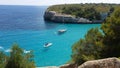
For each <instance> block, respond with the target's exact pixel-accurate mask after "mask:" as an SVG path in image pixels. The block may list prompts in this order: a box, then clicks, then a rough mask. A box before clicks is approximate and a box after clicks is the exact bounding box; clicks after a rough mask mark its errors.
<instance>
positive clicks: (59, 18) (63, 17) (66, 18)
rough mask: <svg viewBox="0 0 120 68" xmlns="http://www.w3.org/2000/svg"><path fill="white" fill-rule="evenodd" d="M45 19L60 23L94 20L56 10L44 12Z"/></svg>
mask: <svg viewBox="0 0 120 68" xmlns="http://www.w3.org/2000/svg"><path fill="white" fill-rule="evenodd" d="M44 20H46V21H53V22H60V23H92V21H90V20H88V19H86V18H76V17H74V16H72V15H67V14H60V13H57V12H55V11H46V12H45V14H44Z"/></svg>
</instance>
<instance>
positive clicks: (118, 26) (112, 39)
mask: <svg viewBox="0 0 120 68" xmlns="http://www.w3.org/2000/svg"><path fill="white" fill-rule="evenodd" d="M102 30H103V32H104V34H105V36H104V39H103V43H104V44H105V45H106V47H105V49H104V53H105V55H104V57H120V8H117V9H116V10H115V11H114V12H113V14H111V16H110V17H108V18H107V19H106V21H105V22H104V23H103V24H102Z"/></svg>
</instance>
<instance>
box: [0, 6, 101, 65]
mask: <svg viewBox="0 0 120 68" xmlns="http://www.w3.org/2000/svg"><path fill="white" fill-rule="evenodd" d="M46 8H47V7H44V6H2V5H1V6H0V49H1V50H5V51H6V52H7V50H9V48H10V47H11V46H12V44H13V43H18V44H19V45H20V47H22V48H24V49H25V50H27V51H28V50H33V51H34V58H35V63H36V66H53V65H56V66H59V65H62V64H64V63H66V62H67V61H68V60H70V58H71V57H70V56H71V47H72V45H73V44H74V43H75V42H76V41H78V40H79V39H80V38H83V37H84V35H85V34H86V32H87V31H88V30H89V29H90V28H93V27H100V24H57V23H50V22H44V20H43V14H44V11H45V9H46ZM59 29H67V32H66V33H64V34H62V35H57V30H59ZM46 42H52V43H53V45H52V46H51V47H49V48H44V47H43V45H44V44H45V43H46ZM2 47H3V48H4V49H2Z"/></svg>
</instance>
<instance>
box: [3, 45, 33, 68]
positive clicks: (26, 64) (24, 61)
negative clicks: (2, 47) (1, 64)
mask: <svg viewBox="0 0 120 68" xmlns="http://www.w3.org/2000/svg"><path fill="white" fill-rule="evenodd" d="M32 58H33V55H32V54H31V53H27V54H26V53H24V50H23V49H21V48H20V47H18V45H17V44H14V45H13V47H12V48H11V52H10V57H9V60H8V62H7V64H6V67H5V68H35V65H34V62H33V60H32Z"/></svg>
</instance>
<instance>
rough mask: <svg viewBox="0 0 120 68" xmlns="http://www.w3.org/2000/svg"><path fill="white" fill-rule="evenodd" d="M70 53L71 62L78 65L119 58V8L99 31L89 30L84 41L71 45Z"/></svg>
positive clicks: (95, 29)
mask: <svg viewBox="0 0 120 68" xmlns="http://www.w3.org/2000/svg"><path fill="white" fill-rule="evenodd" d="M72 51H73V53H72V60H73V61H74V62H75V63H76V64H78V65H79V64H81V63H83V62H85V61H88V60H95V59H99V58H107V57H120V53H119V52H120V8H117V9H115V11H114V12H113V13H112V14H111V15H110V17H108V18H107V19H106V20H105V22H104V23H103V24H102V25H101V31H100V30H99V29H97V28H92V29H90V30H89V31H88V32H87V34H86V35H85V38H84V39H80V41H78V42H77V43H75V44H74V45H73V47H72Z"/></svg>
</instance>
